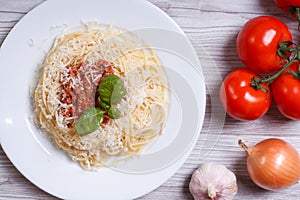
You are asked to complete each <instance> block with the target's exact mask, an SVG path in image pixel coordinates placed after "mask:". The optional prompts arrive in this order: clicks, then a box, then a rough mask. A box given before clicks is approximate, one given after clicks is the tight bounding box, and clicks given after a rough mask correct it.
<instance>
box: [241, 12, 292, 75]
mask: <svg viewBox="0 0 300 200" xmlns="http://www.w3.org/2000/svg"><path fill="white" fill-rule="evenodd" d="M284 41H292V35H291V33H290V31H289V28H288V27H287V26H286V25H285V24H284V23H283V22H282V21H280V20H279V19H276V18H274V17H270V16H259V17H256V18H253V19H251V20H249V21H248V22H247V23H246V24H245V25H244V27H243V28H242V29H241V31H240V32H239V34H238V37H237V41H236V44H237V53H238V55H239V57H240V59H241V61H242V62H243V63H244V64H245V65H246V66H247V67H249V68H250V69H252V70H253V71H255V72H257V73H262V74H269V73H272V72H275V71H278V70H279V69H280V68H281V66H282V65H283V64H284V63H285V59H282V58H280V57H279V55H278V54H277V49H278V45H279V44H280V43H281V42H284Z"/></svg>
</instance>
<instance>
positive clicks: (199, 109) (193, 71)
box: [0, 0, 206, 199]
mask: <svg viewBox="0 0 300 200" xmlns="http://www.w3.org/2000/svg"><path fill="white" fill-rule="evenodd" d="M90 21H97V22H99V23H104V24H112V25H115V26H119V27H121V28H124V29H127V30H129V31H132V32H134V33H135V34H137V35H139V36H140V37H141V38H143V39H144V40H145V41H146V42H147V43H149V44H150V45H151V46H152V47H153V48H154V49H155V50H156V52H157V54H158V56H159V57H160V59H161V61H162V63H163V65H164V66H165V69H166V72H167V76H168V79H169V83H170V88H171V92H172V98H171V111H170V115H169V118H168V121H167V126H166V128H165V130H164V132H165V134H164V135H162V137H160V138H159V139H157V140H156V141H155V142H154V143H153V144H151V145H150V146H149V147H148V148H147V150H146V151H145V152H144V153H143V154H142V155H141V156H137V157H135V158H133V159H131V160H129V161H128V162H126V163H125V164H124V163H123V165H121V167H118V168H117V169H112V168H101V169H100V170H99V171H98V172H87V171H84V170H83V169H81V168H80V167H79V165H78V164H77V163H76V162H73V161H71V160H70V159H69V158H68V156H67V155H66V154H65V153H64V152H63V151H62V150H59V149H57V148H55V147H53V145H52V144H51V143H50V142H49V140H48V139H47V138H46V137H45V136H44V135H43V134H41V133H40V132H39V130H38V129H37V128H36V127H35V126H33V125H32V123H31V121H30V116H31V115H32V109H31V106H30V105H31V104H30V103H31V101H30V97H29V90H30V87H31V86H32V84H33V78H34V76H35V70H36V69H37V67H38V64H39V63H41V62H42V58H43V56H44V55H45V50H47V49H49V48H50V46H51V43H52V42H53V39H54V37H55V33H57V31H58V30H59V29H60V27H65V26H67V27H72V26H78V25H79V24H80V23H82V22H90ZM0 62H1V63H0V64H1V65H0V67H1V75H0V76H1V77H0V80H1V84H0V91H1V92H2V95H1V99H0V110H1V113H0V127H1V138H0V139H1V145H2V148H3V149H4V151H5V152H6V154H7V156H8V157H9V159H10V160H11V161H12V163H13V164H14V165H15V166H16V168H17V169H18V170H19V171H20V172H21V173H22V174H23V175H24V176H25V177H26V178H27V179H29V180H30V181H31V182H32V183H34V184H35V185H37V186H38V187H40V188H41V189H43V190H45V191H46V192H48V193H50V194H52V195H54V196H57V197H60V198H63V199H96V198H98V199H100V198H101V199H107V198H109V199H133V198H137V197H139V196H142V195H144V194H146V193H148V192H150V191H152V190H153V189H155V188H157V187H158V186H160V185H161V184H162V183H163V182H165V181H166V180H167V179H168V178H170V177H171V176H172V175H173V174H174V173H175V172H176V171H177V170H178V169H179V167H180V166H181V165H182V164H183V163H184V161H185V160H186V158H187V157H188V155H189V153H190V152H191V150H192V148H193V146H194V144H195V142H196V140H197V138H198V136H199V133H200V131H201V127H202V122H203V118H204V113H205V97H206V96H205V84H204V79H203V76H202V72H201V68H200V63H199V60H198V58H197V55H196V53H195V51H194V49H193V47H192V45H191V44H190V42H189V40H188V39H187V38H186V36H185V35H184V33H183V31H182V30H181V29H180V28H179V26H178V25H176V23H175V22H174V21H173V20H172V19H171V18H169V17H168V16H167V15H166V14H165V13H164V12H162V11H161V10H160V9H158V8H157V7H155V6H153V5H152V4H150V3H148V2H146V1H141V0H131V1H123V0H112V1H105V0H86V1H73V0H65V1H61V0H49V1H46V2H44V3H42V4H41V5H39V6H38V7H36V8H35V9H33V10H32V11H31V12H29V13H28V14H27V15H26V16H25V17H24V18H22V19H21V20H20V21H19V23H18V24H17V25H16V26H15V27H14V28H13V30H12V31H11V32H10V34H9V35H8V37H7V38H6V40H5V41H4V43H3V44H2V47H1V51H0Z"/></svg>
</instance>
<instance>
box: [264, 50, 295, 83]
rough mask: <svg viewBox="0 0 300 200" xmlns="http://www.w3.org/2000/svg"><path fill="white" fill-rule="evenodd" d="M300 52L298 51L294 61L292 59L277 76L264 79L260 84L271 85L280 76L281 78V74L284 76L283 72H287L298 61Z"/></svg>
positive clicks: (293, 58)
mask: <svg viewBox="0 0 300 200" xmlns="http://www.w3.org/2000/svg"><path fill="white" fill-rule="evenodd" d="M299 53H300V51H298V52H297V53H296V54H295V55H294V56H293V57H292V59H290V60H289V61H288V62H287V63H286V64H285V65H284V66H283V67H282V68H281V69H280V70H279V71H278V72H276V73H275V74H273V75H272V76H270V77H269V78H266V79H263V80H261V81H260V83H267V84H271V83H272V82H273V81H274V80H275V79H276V78H277V77H278V76H280V74H282V72H283V71H284V70H286V69H287V68H288V67H289V66H291V65H292V64H293V63H294V62H295V61H296V59H298V58H299V55H298V54H299Z"/></svg>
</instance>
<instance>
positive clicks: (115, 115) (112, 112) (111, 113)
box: [107, 106, 121, 119]
mask: <svg viewBox="0 0 300 200" xmlns="http://www.w3.org/2000/svg"><path fill="white" fill-rule="evenodd" d="M107 115H108V117H109V118H111V119H119V118H120V115H121V112H120V111H119V110H118V109H117V108H115V107H113V106H111V107H110V108H109V109H108V111H107Z"/></svg>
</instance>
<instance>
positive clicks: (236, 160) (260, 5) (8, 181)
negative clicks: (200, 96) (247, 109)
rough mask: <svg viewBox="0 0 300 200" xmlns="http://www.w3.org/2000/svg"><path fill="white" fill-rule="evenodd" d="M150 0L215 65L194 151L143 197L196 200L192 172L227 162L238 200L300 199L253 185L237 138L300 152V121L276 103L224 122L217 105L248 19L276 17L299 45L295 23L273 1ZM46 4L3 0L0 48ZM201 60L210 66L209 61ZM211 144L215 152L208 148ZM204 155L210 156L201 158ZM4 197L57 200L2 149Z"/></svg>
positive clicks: (207, 71)
mask: <svg viewBox="0 0 300 200" xmlns="http://www.w3.org/2000/svg"><path fill="white" fill-rule="evenodd" d="M150 1H151V2H152V3H153V4H155V5H156V6H158V7H159V8H161V9H162V10H163V11H165V12H166V13H167V14H168V15H169V16H170V17H171V18H173V19H174V20H175V21H176V22H177V23H178V24H179V26H180V27H181V28H182V29H183V30H184V31H185V33H186V34H187V35H188V37H189V38H190V40H191V42H192V43H193V45H194V47H195V49H196V50H197V49H204V50H205V51H206V52H207V54H208V55H209V56H210V58H211V59H212V60H213V63H211V62H208V63H202V65H203V71H204V75H205V78H206V86H207V96H206V98H207V106H206V113H205V120H204V125H203V128H202V131H201V134H200V137H199V139H198V141H197V143H196V146H195V148H194V150H193V151H192V153H191V155H190V156H189V158H188V159H187V160H186V162H185V163H184V165H183V166H182V167H181V168H180V169H179V170H178V171H177V172H176V174H174V175H173V176H172V177H171V178H170V179H169V180H167V181H166V182H165V183H164V184H163V185H161V186H160V187H159V188H157V189H156V190H154V191H152V192H150V193H149V194H146V195H145V196H143V197H141V198H140V199H192V196H191V194H190V192H189V189H188V184H189V181H190V178H191V174H192V172H193V171H194V170H195V169H196V168H197V167H198V166H199V164H201V163H204V162H217V163H221V164H224V165H226V166H227V167H228V168H229V169H231V170H232V171H233V172H234V173H235V174H236V176H237V180H238V187H239V190H238V193H237V195H236V196H235V199H247V200H248V199H249V200H251V199H264V200H265V199H272V200H273V199H300V184H297V185H294V186H292V187H290V188H288V189H286V190H282V191H278V192H270V191H265V190H263V189H260V188H259V187H257V186H256V185H254V184H253V182H252V181H251V180H250V178H249V177H248V174H247V170H246V157H245V153H244V152H243V150H242V149H241V148H240V147H239V146H238V144H237V141H238V139H243V140H245V141H246V142H247V143H248V144H249V145H254V144H256V143H257V142H259V141H261V140H263V139H266V138H270V137H278V138H282V139H285V140H286V141H288V142H289V143H291V144H292V145H293V146H294V147H296V148H297V150H298V151H300V131H299V130H300V122H298V121H291V120H287V119H285V118H284V117H282V116H281V115H280V113H279V112H278V111H277V110H276V108H275V106H274V105H272V106H271V109H270V111H269V112H268V113H267V115H265V116H264V117H263V118H261V119H259V120H256V121H251V122H239V121H236V120H234V119H232V118H230V117H228V116H226V118H225V115H224V111H223V110H222V109H220V104H219V101H218V87H219V85H220V83H221V79H222V78H224V77H225V75H226V74H227V73H228V72H229V71H230V70H232V69H234V68H236V67H239V66H242V64H241V62H240V61H239V59H238V57H237V55H236V48H235V38H236V35H237V33H238V31H239V30H240V28H241V27H242V25H243V24H244V23H245V22H246V21H247V20H249V19H251V18H253V17H256V16H259V15H272V16H277V17H278V18H280V19H282V20H283V21H284V22H286V23H287V25H288V26H289V27H290V29H291V31H292V33H293V36H294V41H296V42H298V41H299V32H297V23H296V22H295V21H293V20H291V19H290V18H288V17H287V15H286V14H284V13H283V12H282V11H281V10H280V9H279V8H277V7H276V6H275V4H274V2H273V0H213V1H209V0H150ZM42 2H43V0H0V44H2V42H3V40H4V39H5V37H6V36H7V34H8V33H9V31H10V30H11V28H12V27H13V26H14V25H15V24H16V23H17V22H18V21H19V20H20V18H21V17H23V16H24V15H25V14H26V13H27V12H28V11H30V10H31V9H32V8H34V7H35V6H37V5H38V4H40V3H42ZM200 59H201V58H200ZM203 61H205V62H206V60H205V58H204V59H202V62H203ZM210 66H214V67H210ZM0 112H1V111H0ZM223 119H224V120H223ZM0 128H1V127H0ZM211 145H213V148H210V147H211ZM205 151H209V153H208V154H205V155H203V152H205ZM0 199H57V198H56V197H53V196H51V195H49V194H47V193H46V192H44V191H42V190H41V189H39V188H38V187H36V186H35V185H33V184H32V183H30V181H28V180H27V179H26V178H24V177H23V175H22V174H20V173H19V172H18V170H17V169H16V168H15V167H14V166H13V165H12V164H11V162H10V161H9V159H8V158H7V156H6V155H5V153H4V152H3V150H2V148H0Z"/></svg>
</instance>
